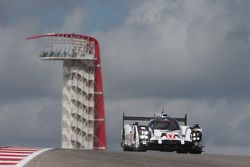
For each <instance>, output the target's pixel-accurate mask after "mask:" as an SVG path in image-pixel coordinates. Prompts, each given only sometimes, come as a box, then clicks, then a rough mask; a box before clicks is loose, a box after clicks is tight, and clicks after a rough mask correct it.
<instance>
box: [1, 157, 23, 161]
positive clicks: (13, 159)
mask: <svg viewBox="0 0 250 167" xmlns="http://www.w3.org/2000/svg"><path fill="white" fill-rule="evenodd" d="M22 159H23V158H1V157H0V161H21V160H22Z"/></svg>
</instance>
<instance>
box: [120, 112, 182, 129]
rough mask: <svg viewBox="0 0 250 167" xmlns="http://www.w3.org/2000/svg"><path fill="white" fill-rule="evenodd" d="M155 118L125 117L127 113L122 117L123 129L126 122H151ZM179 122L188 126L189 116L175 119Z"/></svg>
mask: <svg viewBox="0 0 250 167" xmlns="http://www.w3.org/2000/svg"><path fill="white" fill-rule="evenodd" d="M154 118H155V116H154V117H136V116H125V113H123V116H122V127H123V126H124V121H150V120H151V119H154ZM171 118H173V117H171ZM173 119H175V120H176V121H178V122H183V123H184V125H185V126H186V125H187V114H185V117H183V118H173Z"/></svg>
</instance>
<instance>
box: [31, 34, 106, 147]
mask: <svg viewBox="0 0 250 167" xmlns="http://www.w3.org/2000/svg"><path fill="white" fill-rule="evenodd" d="M44 37H59V38H71V39H72V38H73V39H75V38H76V39H84V40H86V41H89V42H94V44H95V66H96V67H97V68H95V86H94V89H95V105H94V106H95V110H94V146H93V148H94V149H96V150H104V149H106V128H105V112H104V95H103V83H102V70H101V58H100V45H99V42H98V41H97V40H96V39H95V38H93V37H90V36H86V35H80V34H60V33H50V34H45V35H36V36H30V37H28V38H26V39H27V40H31V39H38V38H44Z"/></svg>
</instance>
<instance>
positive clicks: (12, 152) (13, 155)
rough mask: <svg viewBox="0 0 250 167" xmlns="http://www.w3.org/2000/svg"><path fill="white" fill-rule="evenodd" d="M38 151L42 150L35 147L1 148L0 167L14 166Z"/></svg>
mask: <svg viewBox="0 0 250 167" xmlns="http://www.w3.org/2000/svg"><path fill="white" fill-rule="evenodd" d="M38 150H40V149H39V148H34V147H2V148H0V167H1V166H14V165H16V164H18V163H19V162H21V161H22V160H23V159H24V158H26V157H27V156H29V155H31V154H33V153H34V152H36V151H38Z"/></svg>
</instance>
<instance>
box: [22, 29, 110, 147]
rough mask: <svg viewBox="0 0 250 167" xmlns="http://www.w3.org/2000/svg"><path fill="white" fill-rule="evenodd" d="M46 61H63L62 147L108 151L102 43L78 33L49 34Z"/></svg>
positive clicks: (40, 37) (41, 37)
mask: <svg viewBox="0 0 250 167" xmlns="http://www.w3.org/2000/svg"><path fill="white" fill-rule="evenodd" d="M27 39H42V40H43V41H44V44H45V48H44V50H42V51H41V53H40V56H39V57H40V59H42V60H61V61H63V89H62V148H69V149H71V148H72V149H90V150H93V149H101V150H103V149H105V148H106V131H105V123H104V98H103V86H102V72H101V61H100V48H99V43H98V41H97V40H96V39H95V38H92V37H89V36H85V35H78V34H56V33H51V34H45V35H38V36H31V37H28V38H27Z"/></svg>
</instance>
